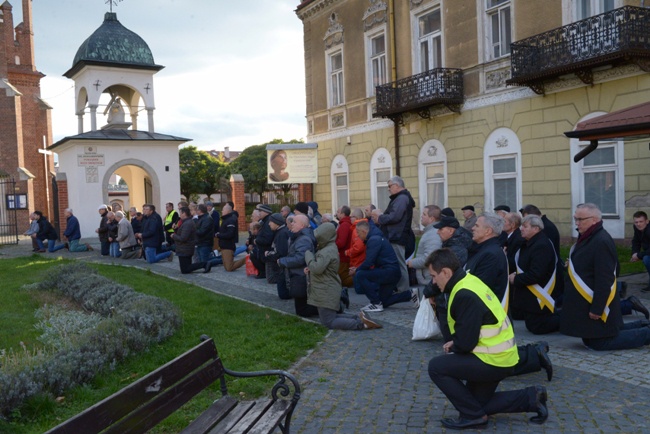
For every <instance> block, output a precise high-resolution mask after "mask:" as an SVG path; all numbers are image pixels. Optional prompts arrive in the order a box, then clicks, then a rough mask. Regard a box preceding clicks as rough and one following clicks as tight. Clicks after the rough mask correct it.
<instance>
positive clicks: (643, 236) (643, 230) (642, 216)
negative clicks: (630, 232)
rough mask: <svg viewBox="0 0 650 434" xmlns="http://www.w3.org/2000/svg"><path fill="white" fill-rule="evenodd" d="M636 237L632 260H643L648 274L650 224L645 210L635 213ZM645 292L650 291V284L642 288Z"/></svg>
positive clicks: (649, 266)
mask: <svg viewBox="0 0 650 434" xmlns="http://www.w3.org/2000/svg"><path fill="white" fill-rule="evenodd" d="M633 218H634V238H632V257H631V258H630V262H637V261H643V265H645V268H646V270H648V274H649V275H650V252H649V250H650V226H648V214H646V213H645V212H643V211H637V212H635V213H634V216H633ZM641 291H643V292H650V284H648V286H646V287H645V288H641Z"/></svg>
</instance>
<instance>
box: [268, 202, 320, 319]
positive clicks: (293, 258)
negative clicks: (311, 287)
mask: <svg viewBox="0 0 650 434" xmlns="http://www.w3.org/2000/svg"><path fill="white" fill-rule="evenodd" d="M290 230H291V232H293V234H294V237H295V238H293V240H291V244H290V245H289V252H288V254H287V256H285V257H283V258H280V259H278V260H277V264H278V265H279V266H280V267H282V268H284V269H285V270H286V274H287V275H288V278H289V292H290V293H291V296H292V297H293V302H294V307H295V309H296V315H298V316H301V317H310V316H316V315H318V309H317V308H316V307H315V306H312V305H310V304H307V276H305V267H306V266H307V262H306V261H305V252H307V251H310V252H314V251H315V250H316V238H314V231H313V230H312V228H311V225H310V224H309V217H307V216H306V215H304V214H301V215H296V216H294V217H293V223H292V224H291V226H290Z"/></svg>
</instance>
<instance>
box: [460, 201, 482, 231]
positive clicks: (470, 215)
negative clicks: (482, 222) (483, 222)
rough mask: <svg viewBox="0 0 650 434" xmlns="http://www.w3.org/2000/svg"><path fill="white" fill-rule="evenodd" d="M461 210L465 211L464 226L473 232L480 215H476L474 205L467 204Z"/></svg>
mask: <svg viewBox="0 0 650 434" xmlns="http://www.w3.org/2000/svg"><path fill="white" fill-rule="evenodd" d="M461 211H462V212H463V217H465V223H463V227H464V228H465V229H467V230H468V231H470V232H471V231H472V228H473V227H474V225H475V224H476V220H478V217H476V213H475V212H474V207H473V206H472V205H466V206H464V207H462V208H461Z"/></svg>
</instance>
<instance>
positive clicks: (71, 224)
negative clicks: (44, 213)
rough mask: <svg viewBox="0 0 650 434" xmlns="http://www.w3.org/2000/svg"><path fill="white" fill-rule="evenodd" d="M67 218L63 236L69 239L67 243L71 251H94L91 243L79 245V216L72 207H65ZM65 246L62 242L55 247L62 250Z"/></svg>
mask: <svg viewBox="0 0 650 434" xmlns="http://www.w3.org/2000/svg"><path fill="white" fill-rule="evenodd" d="M65 218H66V226H65V232H63V236H64V237H65V239H66V240H68V242H67V243H66V244H67V246H68V249H69V250H70V251H71V252H87V251H89V250H90V251H92V250H93V248H92V247H90V245H89V244H81V245H79V240H80V239H81V228H80V227H79V219H77V217H75V216H74V214H73V213H72V208H66V209H65ZM63 247H65V246H64V245H63V244H62V245H60V246H56V247H55V248H54V249H55V250H60V249H62V248H63Z"/></svg>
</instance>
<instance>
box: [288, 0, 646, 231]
mask: <svg viewBox="0 0 650 434" xmlns="http://www.w3.org/2000/svg"><path fill="white" fill-rule="evenodd" d="M641 4H643V2H641ZM646 4H647V2H646ZM296 14H297V16H298V18H299V19H300V20H301V21H302V23H303V28H304V47H305V79H306V119H307V126H308V136H307V141H309V142H318V157H319V167H318V176H319V182H318V183H317V184H314V200H316V201H317V202H318V203H319V204H320V208H321V209H322V210H327V209H328V208H329V209H336V208H337V207H338V206H340V205H342V204H344V203H346V202H349V203H350V204H351V205H353V206H360V205H364V204H367V203H369V202H372V203H374V204H376V205H377V206H379V207H380V208H382V209H383V208H384V207H385V206H386V204H387V203H388V194H389V193H388V180H389V178H390V176H392V175H400V176H401V177H402V178H404V180H405V182H406V186H407V188H408V189H409V190H410V191H411V193H412V194H413V197H414V199H415V200H416V202H417V204H418V205H417V206H418V208H420V209H421V208H422V207H423V206H425V205H427V204H436V205H439V206H441V207H447V206H449V207H452V208H453V209H455V210H456V211H457V212H458V211H459V210H460V208H461V207H462V206H464V205H468V204H471V205H474V206H475V207H476V208H477V211H481V210H492V209H493V208H494V206H496V205H500V204H507V205H509V206H510V207H511V208H513V209H519V208H520V207H521V206H523V205H526V204H529V203H533V204H535V205H537V206H539V207H540V209H542V211H543V212H544V213H546V214H548V216H549V218H550V219H551V220H552V221H554V222H556V224H557V225H558V228H559V230H560V232H561V235H562V236H564V237H569V236H571V235H575V230H574V228H575V226H574V225H573V222H572V220H571V216H572V209H573V208H574V207H575V206H576V205H577V204H579V203H581V202H595V203H597V204H598V205H599V206H600V207H601V209H602V210H603V215H604V225H605V227H606V229H607V230H608V231H609V232H610V234H612V236H613V237H615V238H624V237H630V236H631V235H632V226H631V224H630V222H631V219H632V214H633V213H634V212H635V211H636V210H639V209H642V210H645V211H648V210H650V193H649V192H650V177H648V176H647V173H648V166H649V164H650V151H649V150H648V142H647V139H646V138H644V139H641V140H639V139H638V138H637V139H636V140H629V141H628V142H627V143H625V144H624V142H623V140H622V139H620V137H610V138H609V140H607V141H603V142H602V143H601V144H600V145H599V147H598V149H597V150H596V151H594V153H592V154H590V156H589V157H588V158H585V159H584V160H582V161H580V162H578V163H574V162H573V156H574V155H576V154H577V153H578V152H579V151H580V150H581V149H584V148H585V147H586V146H587V145H588V144H589V143H588V142H582V141H579V140H578V139H575V138H571V139H570V138H568V137H566V136H565V135H564V133H565V132H567V131H572V130H574V129H575V128H576V125H578V123H580V122H581V121H585V120H588V119H592V118H594V117H596V116H600V115H603V114H606V113H611V112H615V111H618V110H621V109H625V108H627V107H630V106H634V105H636V104H639V103H643V102H647V101H648V100H649V98H650V74H649V72H650V63H649V62H648V59H650V39H649V38H648V33H649V29H650V10H649V9H647V8H643V7H639V2H638V1H631V0H544V1H515V0H402V1H394V0H304V1H302V2H300V4H299V5H298V6H297V9H296ZM414 215H418V213H417V212H416V213H414Z"/></svg>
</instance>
